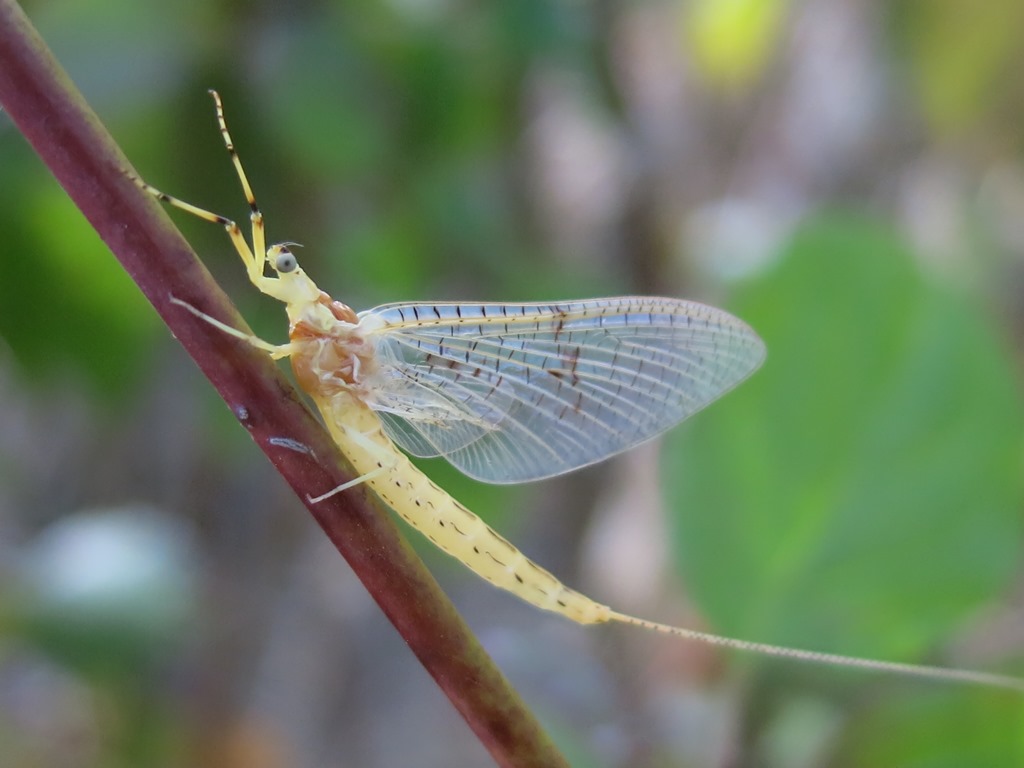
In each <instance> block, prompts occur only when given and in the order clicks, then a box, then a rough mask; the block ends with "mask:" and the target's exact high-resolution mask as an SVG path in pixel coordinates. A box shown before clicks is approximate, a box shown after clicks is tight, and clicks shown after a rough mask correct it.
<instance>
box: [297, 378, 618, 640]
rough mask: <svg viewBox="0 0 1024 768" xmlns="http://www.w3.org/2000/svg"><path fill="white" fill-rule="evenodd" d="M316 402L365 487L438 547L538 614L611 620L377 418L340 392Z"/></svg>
mask: <svg viewBox="0 0 1024 768" xmlns="http://www.w3.org/2000/svg"><path fill="white" fill-rule="evenodd" d="M315 401H316V404H317V406H318V407H319V408H320V411H321V413H323V417H324V421H325V422H326V424H327V428H328V430H329V431H330V433H331V436H332V437H333V438H334V440H335V442H337V444H338V446H339V447H340V448H341V450H342V452H343V453H344V454H345V456H346V457H348V460H349V461H350V462H352V465H353V467H355V470H356V472H358V473H359V475H360V476H364V475H369V477H367V480H366V483H367V484H368V485H369V486H370V487H371V488H373V490H374V491H375V492H376V494H377V495H378V496H379V497H380V498H381V499H382V500H383V501H384V502H385V503H386V504H387V505H388V506H390V507H391V508H392V509H393V510H394V511H395V512H396V513H398V514H399V515H400V516H401V517H402V519H404V520H405V521H406V522H407V523H409V525H411V526H412V527H413V528H416V529H417V530H419V531H420V532H421V533H422V534H423V535H425V536H426V537H427V538H428V539H430V541H431V542H433V543H434V544H436V545H437V546H438V547H440V548H441V549H443V550H444V551H445V552H447V553H448V554H449V555H451V556H452V557H455V558H457V559H458V560H460V561H462V563H464V564H465V565H466V567H467V568H469V569H470V570H472V571H473V572H474V573H477V574H479V575H480V576H482V577H483V578H485V579H487V581H489V582H491V583H492V584H494V585H495V586H496V587H500V588H501V589H505V590H507V591H509V592H511V593H512V594H514V595H517V596H518V597H520V598H522V599H523V600H525V601H527V602H528V603H531V604H533V605H535V606H537V607H538V608H543V609H544V610H547V611H554V612H555V613H559V614H561V615H563V616H565V617H567V618H569V619H572V620H573V621H576V622H579V623H580V624H594V623H599V622H604V621H608V620H609V618H610V613H611V611H610V609H609V608H608V607H607V606H605V605H601V604H600V603H597V602H594V601H593V600H591V599H590V598H588V597H586V596H585V595H582V594H580V593H579V592H576V591H574V590H572V589H569V588H568V587H566V586H565V585H564V584H562V583H561V582H560V581H559V580H558V579H556V578H555V577H554V576H553V575H551V573H550V572H548V571H547V570H545V569H544V568H541V567H540V566H539V565H537V564H536V563H534V562H533V561H532V560H530V559H529V558H528V557H526V555H524V554H523V553H522V552H520V551H519V550H518V549H516V547H514V546H513V545H512V544H510V543H509V542H508V541H507V540H506V539H505V538H503V537H502V536H500V535H499V534H498V533H496V532H495V531H494V530H493V529H492V528H491V527H490V526H488V525H487V524H486V523H485V522H484V521H483V520H481V519H480V518H479V517H477V516H476V515H475V514H473V513H472V512H470V511H469V510H468V509H467V508H466V507H465V506H463V505H462V504H460V503H459V502H458V501H456V500H455V499H454V498H452V497H451V495H450V494H448V493H447V492H446V491H444V490H443V489H441V488H439V487H438V486H437V485H435V484H434V482H433V481H432V480H431V479H430V478H429V477H427V476H426V475H424V474H423V473H422V472H421V471H420V470H419V469H417V468H416V466H415V465H413V463H412V462H411V461H410V460H409V458H408V457H407V456H406V455H405V454H404V453H402V452H401V451H399V450H398V448H397V447H396V446H395V444H394V443H393V442H392V441H391V439H390V438H389V437H388V436H387V435H385V434H384V431H383V425H382V424H381V421H380V419H379V418H378V416H377V415H376V414H375V413H374V412H373V411H372V410H371V409H370V408H369V407H367V406H366V405H365V404H364V403H362V402H361V401H360V400H358V399H357V398H355V397H353V396H352V395H350V394H348V393H346V392H338V393H336V394H335V395H334V396H332V397H330V398H329V399H325V398H315ZM371 444H372V447H371ZM374 472H376V473H377V474H373V473H374Z"/></svg>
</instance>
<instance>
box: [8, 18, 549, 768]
mask: <svg viewBox="0 0 1024 768" xmlns="http://www.w3.org/2000/svg"><path fill="white" fill-rule="evenodd" d="M0 105H2V106H3V108H4V109H5V110H6V111H7V112H8V113H9V114H10V116H11V118H12V119H13V120H14V123H15V124H16V125H17V126H18V128H19V129H20V130H21V131H22V133H23V134H24V135H25V137H26V138H27V139H28V140H29V142H30V143H31V144H32V146H33V147H34V148H35V150H36V152H38V153H39V156H40V157H41V158H42V159H43V162H45V163H46V165H47V166H48V167H49V168H50V170H51V171H52V172H53V175H54V176H55V177H56V178H57V180H58V181H59V182H60V184H61V185H62V186H63V187H64V189H65V190H66V191H67V193H68V195H69V196H70V197H71V199H72V200H74V202H75V204H76V205H78V207H79V208H80V209H81V211H82V213H84V214H85V216H86V218H87V219H88V220H89V221H90V222H91V224H92V225H93V227H95V229H96V231H97V232H98V233H99V235H100V236H101V237H102V238H103V240H104V242H106V243H107V245H108V246H109V247H110V250H111V251H113V253H114V255H115V256H116V257H117V258H118V260H119V261H120V262H121V264H122V265H123V266H124V268H125V269H126V270H127V271H128V273H129V274H130V275H131V276H132V278H133V279H134V280H135V282H136V283H137V284H138V286H139V288H140V289H141V290H142V292H143V293H144V294H145V295H146V297H147V298H148V299H149V300H150V302H152V304H153V306H154V307H155V308H156V310H157V312H159V313H160V316H161V317H162V318H163V319H164V321H165V322H166V323H167V325H168V326H169V327H170V329H171V331H172V332H173V333H174V335H175V336H176V337H177V338H178V339H179V340H180V341H181V343H182V345H183V346H184V347H185V349H186V350H187V351H188V353H189V354H190V355H191V356H192V357H193V359H194V360H195V361H196V363H197V364H198V365H199V367H200V368H201V369H202V371H203V373H204V374H206V376H207V377H208V378H209V379H210V381H211V383H212V384H213V385H214V386H215V387H216V388H217V391H218V392H219V393H220V394H221V396H222V397H223V398H224V400H225V402H227V404H228V405H229V407H230V408H231V410H232V412H233V413H235V415H236V416H238V418H239V420H240V421H241V423H242V425H243V426H244V427H245V428H246V429H247V430H249V433H250V434H251V435H252V437H253V439H254V440H255V441H256V443H257V445H259V446H260V448H261V449H262V450H263V451H264V453H266V454H267V456H268V457H269V458H270V460H271V462H272V463H273V464H274V466H275V467H277V469H278V471H279V472H280V473H281V475H282V476H283V477H284V478H285V480H286V481H287V482H288V484H289V485H291V486H292V488H293V489H294V490H295V492H296V493H297V494H298V496H299V498H300V499H306V498H307V497H309V496H316V495H317V494H318V493H321V492H322V491H323V489H325V488H331V487H333V486H336V485H339V484H341V483H342V482H344V481H345V480H347V479H349V478H350V477H351V468H350V467H348V465H347V464H346V463H345V461H344V459H343V458H342V457H341V455H340V454H339V452H338V450H337V449H336V447H335V446H334V444H333V443H332V442H331V440H330V438H329V437H328V435H327V434H326V432H325V431H324V430H323V428H322V427H321V425H320V424H319V423H318V422H317V421H316V419H315V418H313V417H312V415H311V414H310V413H309V411H308V410H307V409H306V408H305V407H304V406H303V405H302V402H301V399H300V398H299V397H298V396H297V395H296V394H295V392H294V390H293V389H292V388H291V386H290V384H289V383H288V381H287V380H286V379H285V378H284V377H283V375H282V373H281V371H280V370H279V369H278V368H277V366H276V365H274V364H273V363H272V362H271V361H270V359H269V357H268V356H267V355H266V354H264V353H261V352H259V351H257V350H255V349H253V348H252V347H251V346H249V345H247V344H245V343H241V342H239V341H238V340H237V339H234V338H232V337H231V336H229V335H227V334H224V333H221V332H219V331H217V330H216V329H214V328H212V327H211V326H210V324H209V323H206V322H203V321H201V320H198V319H196V318H195V317H194V316H193V315H192V314H191V313H189V312H187V311H184V310H182V308H181V306H180V305H178V304H176V303H173V302H172V301H171V298H172V297H175V298H177V299H180V300H181V301H184V302H187V303H188V304H191V305H192V306H194V307H197V308H199V309H200V310H202V311H203V312H205V313H208V314H210V315H212V316H214V317H217V318H218V319H220V320H222V321H223V322H225V323H229V324H230V325H232V326H234V327H236V328H245V327H246V326H245V323H244V321H243V320H242V319H241V317H240V316H239V315H238V313H237V311H236V310H235V309H234V307H233V306H232V305H231V303H230V301H229V300H228V298H227V297H226V296H225V295H224V294H223V292H222V291H221V290H220V288H219V287H218V286H217V285H216V283H214V282H213V280H212V278H211V277H210V276H209V274H208V273H207V271H206V270H205V268H204V267H203V266H202V264H201V263H200V262H199V261H198V259H197V258H196V256H195V254H194V253H193V252H192V250H191V249H190V248H189V246H188V244H187V243H186V242H185V241H184V239H183V238H182V237H181V234H180V233H179V232H178V231H177V230H176V229H175V228H174V226H173V225H172V224H171V222H170V220H169V219H168V218H167V216H166V215H165V213H164V212H163V211H162V210H160V208H159V206H158V205H157V204H156V203H155V202H154V201H153V200H151V199H149V198H148V197H147V196H145V195H144V194H143V193H142V192H141V191H140V190H139V189H138V188H137V187H136V186H135V185H134V184H133V183H132V182H131V181H130V180H129V179H128V177H127V176H126V175H125V174H126V172H127V170H128V169H129V168H130V166H129V165H128V162H127V160H126V159H125V158H124V156H123V155H122V154H121V152H120V150H119V149H118V148H117V146H116V145H115V144H114V142H113V140H112V139H111V138H110V136H109V135H108V134H107V132H106V131H105V130H104V128H103V127H102V126H101V125H100V123H99V121H98V119H97V118H96V117H95V115H93V113H92V112H91V111H90V110H89V108H88V107H87V106H86V104H85V103H84V101H83V99H82V97H81V95H79V94H78V93H77V91H76V90H75V89H74V87H73V86H72V85H71V83H70V80H69V79H68V77H67V75H66V74H65V73H64V72H63V71H62V70H61V69H60V67H59V65H58V64H57V63H56V62H55V61H54V59H53V57H52V55H51V54H50V52H49V50H48V49H47V48H46V46H45V44H44V43H43V42H42V40H40V38H39V36H38V35H37V33H36V32H35V30H34V29H33V28H32V27H31V25H30V23H29V21H28V20H27V19H26V18H25V16H24V14H23V13H22V11H21V9H20V8H18V6H17V5H16V4H15V3H14V2H13V0H0ZM295 446H304V447H305V448H308V449H309V450H308V451H306V450H295ZM307 508H308V509H309V511H310V512H311V513H312V515H313V517H314V518H316V521H317V522H318V523H319V524H320V527H321V528H323V530H324V532H325V533H326V534H327V536H328V537H329V538H330V540H331V541H332V542H333V543H334V545H335V546H336V547H337V549H338V551H339V552H340V553H341V554H342V556H343V557H344V558H345V559H346V560H347V561H348V563H349V565H351V566H352V569H353V570H354V571H355V573H356V574H357V575H358V577H359V578H360V579H361V580H362V582H363V583H364V584H365V585H366V588H367V590H368V591H369V592H370V594H371V595H372V596H373V598H374V599H375V600H376V601H377V603H378V604H379V605H380V607H381V609H382V610H383V611H384V613H385V614H386V615H387V617H388V619H390V620H391V622H392V623H393V624H394V625H395V627H396V628H397V629H398V631H399V633H401V635H402V637H403V638H404V639H405V641H406V642H407V643H408V644H409V647H410V648H411V649H412V650H413V653H415V654H416V656H417V658H419V660H420V662H421V663H422V664H423V665H424V667H426V669H427V671H428V672H429V673H430V674H431V675H432V676H433V677H434V679H435V680H436V681H437V684H438V685H439V686H440V687H441V689H442V690H443V691H444V692H445V694H446V695H447V696H448V697H449V698H450V699H451V701H452V703H453V704H454V705H455V707H456V709H458V711H459V712H460V713H461V715H462V716H463V717H464V718H465V720H466V722H467V723H468V724H469V726H470V727H471V728H472V729H473V731H474V732H475V733H476V735H477V737H478V738H479V739H480V741H481V742H482V743H483V744H484V746H485V747H486V748H487V749H488V750H489V751H490V753H491V755H492V756H493V757H494V759H495V760H496V761H497V763H498V764H499V765H502V766H510V767H511V766H515V767H516V768H520V767H525V766H544V767H545V768H548V767H551V766H555V767H557V766H564V765H566V761H565V759H564V758H563V757H562V756H561V755H560V754H559V753H558V752H557V750H556V749H555V747H554V746H553V744H552V743H551V741H550V740H549V738H548V737H547V735H546V734H545V733H544V732H543V731H542V730H541V728H540V726H539V725H538V723H537V722H536V720H535V718H534V717H533V714H532V713H531V712H530V711H529V710H528V709H527V708H526V707H525V705H524V704H523V703H522V701H521V700H520V699H519V697H518V695H517V694H516V693H515V691H513V690H512V688H511V687H510V686H509V684H508V682H507V681H506V680H505V678H504V676H503V675H502V674H501V672H500V671H499V670H498V669H497V668H496V667H495V666H494V663H493V662H492V661H491V660H490V658H488V656H487V655H486V654H485V653H484V651H483V649H482V648H481V647H480V645H479V643H478V642H477V640H476V638H475V637H474V636H473V635H472V634H471V633H470V631H469V630H468V628H467V627H466V626H465V624H464V623H463V622H462V620H461V618H460V617H459V616H458V614H457V613H456V612H455V609H454V607H453V606H452V605H451V603H450V602H449V601H448V599H447V598H446V597H445V595H444V593H443V592H442V591H441V590H440V588H439V587H438V586H437V584H436V582H435V581H434V580H433V578H432V577H431V576H430V574H429V573H428V572H427V570H426V569H425V567H424V566H423V564H422V562H421V561H420V560H419V559H418V558H417V557H416V556H415V554H413V552H412V550H411V549H410V548H409V546H408V545H407V544H406V543H405V541H404V540H403V539H402V538H401V536H400V535H399V533H398V531H397V528H396V527H395V524H394V523H393V521H392V520H391V519H390V517H389V516H388V515H387V514H386V513H384V512H382V510H381V509H380V508H379V507H378V506H377V505H376V504H374V503H371V501H370V499H368V497H367V492H366V491H365V490H354V491H349V492H347V493H342V494H338V495H337V496H336V497H334V498H332V499H330V500H329V501H328V502H324V503H321V504H316V505H307Z"/></svg>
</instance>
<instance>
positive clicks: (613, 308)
mask: <svg viewBox="0 0 1024 768" xmlns="http://www.w3.org/2000/svg"><path fill="white" fill-rule="evenodd" d="M359 317H360V325H361V326H362V327H363V328H364V329H365V330H364V332H365V334H366V337H367V338H368V339H369V340H370V341H371V343H373V344H374V345H375V347H376V352H377V361H378V364H379V365H378V368H377V370H376V371H374V372H373V373H372V374H369V375H368V376H367V378H365V379H364V383H365V385H366V389H367V390H368V392H369V395H368V396H367V402H368V404H369V405H370V406H371V407H372V408H374V409H375V410H377V411H378V412H379V414H380V415H381V418H382V419H383V421H384V425H385V429H386V431H387V433H388V435H389V436H390V437H391V438H392V439H393V440H394V441H395V442H396V443H398V444H399V445H400V446H402V448H404V449H405V450H406V451H408V452H409V453H412V454H414V455H417V456H437V455H440V456H444V457H445V458H446V459H448V461H450V462H451V463H452V464H454V465H455V466H456V467H458V469H460V470H461V471H462V472H464V473H465V474H467V475H469V476H470V477H474V478H477V479H479V480H483V481H486V482H491V483H517V482H524V481H527V480H537V479H540V478H544V477H551V476H552V475H557V474H561V473H562V472H568V471H570V470H573V469H577V468H578V467H582V466H585V465H587V464H592V463H594V462H596V461H601V460H602V459H605V458H607V457H609V456H611V455H613V454H615V453H618V452H620V451H623V450H625V449H627V448H630V447H632V446H635V445H637V444H638V443H641V442H643V441H645V440H648V439H650V438H651V437H654V436H655V435H657V434H659V433H661V432H664V431H665V430H667V429H669V428H670V427H672V426H674V425H675V424H677V423H679V422H680V421H682V420H683V419H685V418H686V417H687V416H689V415H691V414H692V413H694V412H696V411H698V410H700V409H701V408H703V407H704V406H705V405H707V404H708V403H710V402H711V401H713V400H715V399H716V398H718V397H719V396H721V395H722V394H724V393H725V392H727V391H728V390H730V389H731V388H733V387H734V386H736V385H737V384H738V383H739V382H740V381H742V380H743V379H744V378H746V377H747V376H748V375H750V373H752V372H753V371H754V370H755V369H756V368H757V367H758V365H760V363H761V361H762V360H763V359H764V354H765V349H764V344H763V343H762V342H761V340H760V339H759V338H758V337H757V335H756V334H755V333H754V332H753V331H752V330H751V329H750V328H749V327H748V326H746V325H745V324H744V323H742V322H741V321H740V320H737V319H736V318H735V317H733V316H732V315H729V314H728V313H726V312H723V311H721V310H718V309H714V308H712V307H708V306H705V305H703V304H697V303H694V302H688V301H681V300H677V299H663V298H646V297H624V298H614V299H594V300H590V301H574V302H565V303H561V304H388V305H384V306H381V307H377V308H375V309H371V310H369V311H367V312H363V313H362V314H360V316H359Z"/></svg>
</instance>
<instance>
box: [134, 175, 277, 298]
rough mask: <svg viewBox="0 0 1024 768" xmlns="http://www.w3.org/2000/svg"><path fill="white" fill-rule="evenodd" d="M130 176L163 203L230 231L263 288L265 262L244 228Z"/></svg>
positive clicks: (253, 277) (248, 268)
mask: <svg viewBox="0 0 1024 768" xmlns="http://www.w3.org/2000/svg"><path fill="white" fill-rule="evenodd" d="M128 177H129V178H130V179H131V180H132V181H133V182H135V185H136V186H137V187H138V188H139V189H141V190H142V191H143V192H145V193H146V194H148V195H152V196H153V197H155V198H156V199H157V200H159V201H160V202H161V203H167V204H168V205H171V206H173V207H175V208H177V209H178V210H181V211H185V212H186V213H190V214H192V215H193V216H196V217H198V218H200V219H202V220H203V221H209V222H212V223H213V224H219V225H220V226H222V227H223V228H224V231H226V232H227V233H228V237H230V238H231V243H232V245H234V246H235V250H236V251H238V255H239V256H240V257H241V258H242V263H244V264H245V270H246V272H247V273H248V275H249V279H250V280H251V281H252V282H253V284H254V285H255V286H256V287H257V288H260V289H261V290H262V286H261V285H260V282H261V281H262V280H265V279H266V278H264V276H263V264H262V261H260V260H258V259H257V258H256V257H255V256H254V255H253V252H252V251H251V250H250V249H249V244H248V243H247V242H245V238H244V237H243V236H242V230H241V229H239V227H238V225H237V224H236V223H235V222H234V221H232V220H231V219H229V218H227V217H226V216H221V215H220V214H219V213H213V212H212V211H208V210H206V209H205V208H200V207H199V206H197V205H192V203H186V202H185V201H184V200H182V199H180V198H177V197H175V196H174V195H169V194H167V193H166V192H161V191H160V190H159V189H157V188H156V187H154V186H153V185H152V184H147V183H146V182H144V181H143V180H142V179H140V178H139V177H138V176H136V175H135V174H128Z"/></svg>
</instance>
